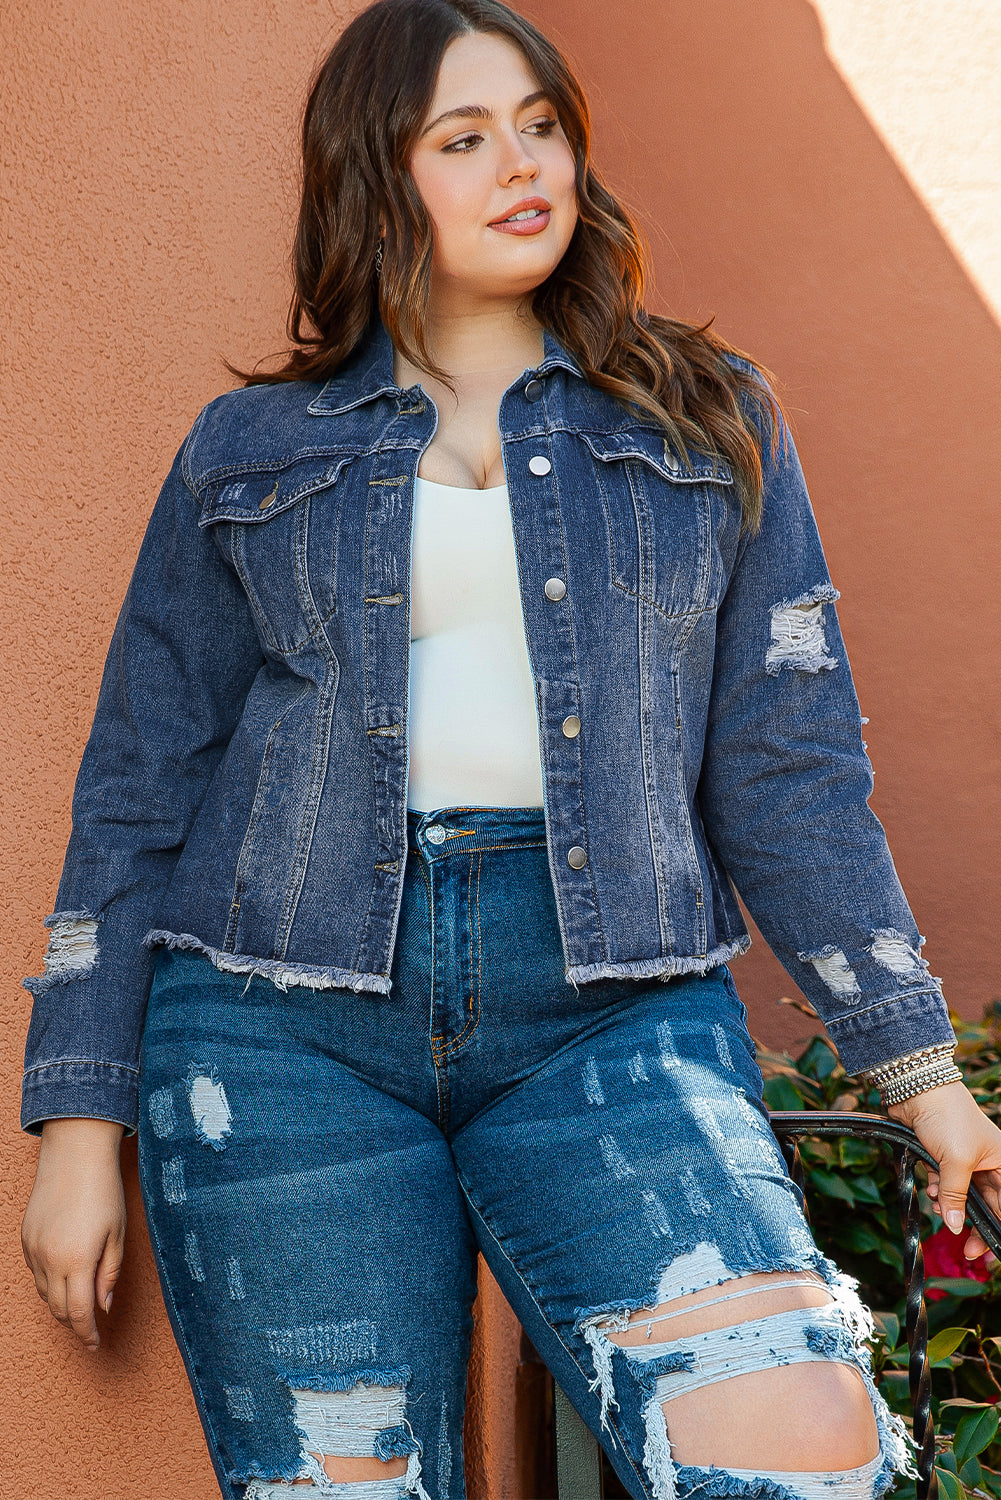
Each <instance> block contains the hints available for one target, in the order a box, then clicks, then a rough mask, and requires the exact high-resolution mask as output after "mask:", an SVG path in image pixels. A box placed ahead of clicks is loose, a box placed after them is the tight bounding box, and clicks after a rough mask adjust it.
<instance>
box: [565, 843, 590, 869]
mask: <svg viewBox="0 0 1001 1500" xmlns="http://www.w3.org/2000/svg"><path fill="white" fill-rule="evenodd" d="M567 864H568V865H569V866H570V868H571V870H582V869H583V868H584V866H585V865H586V864H587V851H586V850H584V849H582V848H581V847H580V845H579V844H574V846H573V848H572V849H568V850H567Z"/></svg>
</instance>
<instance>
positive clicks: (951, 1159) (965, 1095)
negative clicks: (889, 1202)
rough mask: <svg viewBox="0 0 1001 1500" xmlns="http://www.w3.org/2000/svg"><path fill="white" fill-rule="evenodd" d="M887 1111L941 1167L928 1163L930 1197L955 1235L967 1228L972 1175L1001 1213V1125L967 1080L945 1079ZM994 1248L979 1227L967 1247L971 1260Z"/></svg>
mask: <svg viewBox="0 0 1001 1500" xmlns="http://www.w3.org/2000/svg"><path fill="white" fill-rule="evenodd" d="M886 1112H887V1114H888V1115H889V1116H890V1118H891V1119H893V1120H899V1121H900V1123H901V1124H902V1125H909V1126H910V1127H911V1129H912V1130H913V1131H914V1134H915V1135H916V1136H917V1138H918V1140H919V1141H920V1142H921V1144H922V1146H924V1147H925V1148H926V1150H928V1151H930V1152H931V1154H932V1156H934V1158H935V1160H936V1161H937V1162H938V1163H939V1166H940V1171H938V1172H934V1171H932V1169H931V1167H929V1168H928V1196H929V1197H930V1198H931V1199H932V1200H933V1202H934V1206H935V1208H936V1211H937V1212H938V1213H940V1214H941V1215H942V1217H943V1219H944V1220H945V1222H946V1224H947V1225H948V1226H949V1228H950V1229H951V1230H952V1232H953V1234H961V1233H962V1232H963V1222H964V1220H965V1218H966V1193H967V1189H968V1188H969V1185H970V1179H971V1177H972V1179H973V1181H974V1183H975V1184H976V1186H977V1187H978V1188H979V1189H980V1191H981V1193H982V1194H983V1195H984V1198H985V1199H986V1201H987V1205H988V1207H989V1208H990V1209H992V1211H993V1212H994V1213H995V1214H996V1215H997V1216H998V1217H999V1218H1001V1130H999V1129H998V1127H997V1126H996V1125H995V1124H994V1123H993V1121H991V1120H989V1119H988V1118H987V1116H986V1115H985V1114H984V1112H983V1110H982V1109H981V1108H980V1106H979V1105H978V1104H977V1101H976V1100H975V1099H974V1097H973V1095H972V1094H971V1093H970V1091H969V1089H968V1088H967V1087H966V1085H965V1083H959V1082H958V1081H957V1082H956V1083H942V1084H939V1085H938V1087H937V1088H933V1089H926V1091H925V1092H924V1093H923V1094H915V1095H914V1096H913V1098H911V1099H905V1100H904V1101H903V1103H901V1104H890V1105H888V1106H887V1111H886ZM988 1248H989V1247H988V1246H987V1245H986V1244H985V1243H984V1241H983V1239H982V1237H981V1236H980V1234H978V1232H977V1231H976V1230H975V1229H971V1230H970V1236H969V1239H968V1240H967V1241H966V1244H965V1245H964V1246H963V1254H964V1255H965V1256H966V1258H967V1260H974V1259H975V1258H976V1257H977V1256H978V1255H983V1253H984V1251H985V1250H987V1249H988Z"/></svg>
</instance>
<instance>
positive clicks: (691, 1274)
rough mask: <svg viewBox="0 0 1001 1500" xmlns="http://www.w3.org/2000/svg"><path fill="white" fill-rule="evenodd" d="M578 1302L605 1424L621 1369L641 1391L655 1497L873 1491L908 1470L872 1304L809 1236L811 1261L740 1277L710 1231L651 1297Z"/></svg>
mask: <svg viewBox="0 0 1001 1500" xmlns="http://www.w3.org/2000/svg"><path fill="white" fill-rule="evenodd" d="M581 1314H582V1315H579V1316H578V1319H577V1323H576V1329H577V1331H578V1332H580V1333H581V1334H582V1335H583V1337H584V1339H585V1341H586V1343H587V1344H588V1345H589V1346H590V1349H591V1353H592V1357H593V1361H594V1368H595V1375H596V1378H595V1380H594V1381H593V1382H592V1387H591V1388H592V1390H598V1389H600V1391H601V1406H602V1418H601V1420H602V1425H607V1422H606V1414H607V1411H608V1408H609V1407H611V1406H619V1405H620V1401H619V1399H618V1397H617V1395H616V1381H619V1382H621V1380H622V1379H623V1378H624V1375H625V1374H628V1377H629V1379H630V1380H631V1381H632V1382H634V1383H635V1386H636V1387H637V1388H638V1390H639V1392H640V1397H641V1402H642V1412H643V1421H644V1426H645V1429H646V1440H645V1444H644V1450H643V1465H644V1468H645V1470H646V1472H647V1475H648V1478H649V1481H650V1486H651V1492H652V1494H653V1496H654V1500H674V1497H676V1496H680V1495H688V1494H693V1495H694V1494H697V1493H698V1494H706V1495H710V1494H711V1495H716V1494H726V1495H731V1494H746V1495H749V1496H750V1495H754V1496H763V1495H767V1496H770V1497H774V1500H819V1497H821V1496H823V1497H825V1500H826V1496H827V1495H828V1494H831V1493H835V1494H838V1495H839V1496H841V1495H843V1496H844V1500H872V1496H873V1494H874V1493H878V1492H880V1491H881V1490H882V1489H885V1488H886V1486H887V1482H888V1479H889V1476H890V1474H891V1473H892V1472H893V1471H899V1472H902V1473H913V1465H912V1462H911V1458H910V1451H909V1447H908V1439H907V1435H906V1432H905V1430H904V1428H903V1425H902V1423H901V1421H900V1419H899V1418H898V1417H895V1416H894V1415H893V1414H892V1413H891V1412H890V1411H889V1409H888V1407H887V1406H886V1403H885V1402H884V1401H883V1398H882V1397H881V1396H880V1395H879V1394H878V1392H877V1391H876V1389H875V1386H874V1384H873V1381H872V1375H871V1368H870V1365H869V1356H868V1351H867V1349H866V1347H865V1343H864V1340H865V1338H866V1337H867V1336H869V1335H871V1332H872V1320H871V1315H870V1314H869V1313H868V1311H867V1309H866V1308H865V1307H864V1306H863V1304H862V1303H861V1301H860V1300H859V1298H858V1293H857V1289H856V1284H855V1283H854V1282H853V1280H852V1279H851V1278H850V1277H847V1276H844V1275H843V1274H842V1273H841V1272H839V1271H838V1269H837V1267H836V1266H835V1265H834V1264H833V1262H831V1261H828V1260H827V1259H826V1257H824V1256H822V1255H821V1254H820V1252H819V1251H817V1250H816V1249H815V1247H814V1249H813V1253H812V1255H811V1256H810V1259H809V1261H808V1263H807V1264H805V1265H799V1266H796V1265H790V1266H788V1267H786V1268H784V1269H780V1270H778V1271H751V1272H748V1273H745V1274H743V1275H740V1274H738V1273H736V1272H734V1271H731V1270H730V1269H728V1267H727V1266H726V1265H725V1263H724V1262H723V1260H722V1257H721V1256H720V1254H719V1252H718V1250H716V1248H715V1247H714V1246H712V1245H711V1244H709V1243H702V1244H700V1245H698V1246H696V1247H695V1249H694V1250H692V1251H690V1252H685V1253H683V1254H681V1255H679V1256H678V1257H676V1258H675V1260H674V1261H673V1262H672V1263H671V1264H669V1265H668V1266H667V1267H666V1269H665V1270H664V1271H663V1272H662V1274H661V1276H660V1281H659V1283H658V1286H657V1295H656V1296H655V1297H654V1298H651V1299H650V1302H649V1303H648V1304H645V1305H642V1306H639V1307H633V1308H630V1307H629V1306H628V1305H620V1308H619V1309H618V1310H617V1311H615V1310H609V1309H608V1308H606V1309H605V1310H604V1311H603V1310H601V1309H594V1310H592V1311H591V1312H590V1313H586V1312H584V1311H583V1310H581ZM801 1364H805V1365H807V1366H808V1368H807V1369H806V1370H791V1369H787V1368H785V1367H786V1366H791V1365H801ZM804 1393H805V1394H804ZM811 1393H812V1394H811ZM804 1413H805V1416H804ZM874 1449H875V1450H877V1451H876V1453H875V1456H874ZM738 1466H739V1467H738ZM821 1470H823V1472H820V1471H821ZM790 1475H795V1476H797V1478H796V1483H795V1484H791V1483H790V1484H788V1485H787V1486H786V1487H785V1488H783V1479H784V1478H785V1479H788V1477H789V1476H790ZM755 1479H757V1481H758V1482H757V1483H756V1482H755ZM745 1481H746V1483H745ZM769 1486H771V1487H770V1488H769Z"/></svg>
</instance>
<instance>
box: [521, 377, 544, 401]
mask: <svg viewBox="0 0 1001 1500" xmlns="http://www.w3.org/2000/svg"><path fill="white" fill-rule="evenodd" d="M525 400H526V401H541V400H542V381H541V380H538V379H533V380H530V381H529V382H528V384H527V385H526V387H525Z"/></svg>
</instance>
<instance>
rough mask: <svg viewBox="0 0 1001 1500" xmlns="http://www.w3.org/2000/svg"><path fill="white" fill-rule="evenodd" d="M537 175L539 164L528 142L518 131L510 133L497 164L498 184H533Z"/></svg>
mask: <svg viewBox="0 0 1001 1500" xmlns="http://www.w3.org/2000/svg"><path fill="white" fill-rule="evenodd" d="M538 175H539V163H538V162H537V161H536V159H535V157H534V156H533V155H532V152H531V150H530V149H529V144H528V142H527V141H526V139H525V137H524V136H523V135H522V134H521V132H520V131H517V130H515V131H512V133H511V136H510V138H509V140H508V142H507V144H506V148H505V150H504V151H502V153H501V158H500V162H499V163H498V169H497V180H498V182H500V183H501V184H504V183H508V182H518V181H525V182H534V181H535V179H536V177H538Z"/></svg>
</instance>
